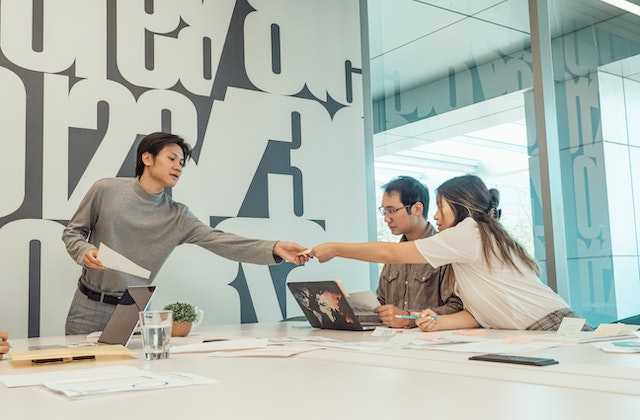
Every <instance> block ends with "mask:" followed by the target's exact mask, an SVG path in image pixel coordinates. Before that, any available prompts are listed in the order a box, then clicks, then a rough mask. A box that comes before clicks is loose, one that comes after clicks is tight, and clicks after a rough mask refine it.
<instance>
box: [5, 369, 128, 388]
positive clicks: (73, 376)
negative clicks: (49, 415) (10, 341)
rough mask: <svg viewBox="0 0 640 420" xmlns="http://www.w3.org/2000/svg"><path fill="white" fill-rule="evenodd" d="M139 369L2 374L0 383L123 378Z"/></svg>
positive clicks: (30, 383) (67, 370)
mask: <svg viewBox="0 0 640 420" xmlns="http://www.w3.org/2000/svg"><path fill="white" fill-rule="evenodd" d="M138 370H139V369H137V368H134V367H131V366H110V367H103V368H91V369H68V368H66V367H65V368H63V369H61V370H56V371H48V372H42V373H22V374H17V375H2V376H0V383H3V384H4V385H5V386H7V387H8V388H16V387H22V386H37V385H44V384H45V383H50V382H58V381H82V380H89V379H113V378H124V377H127V376H131V375H132V374H135V373H137V372H138Z"/></svg>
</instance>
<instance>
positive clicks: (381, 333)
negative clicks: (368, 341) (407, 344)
mask: <svg viewBox="0 0 640 420" xmlns="http://www.w3.org/2000/svg"><path fill="white" fill-rule="evenodd" d="M403 331H404V330H402V329H400V328H389V327H376V329H375V330H373V331H372V332H371V336H372V337H393V336H394V335H396V334H401V333H402V332H403Z"/></svg>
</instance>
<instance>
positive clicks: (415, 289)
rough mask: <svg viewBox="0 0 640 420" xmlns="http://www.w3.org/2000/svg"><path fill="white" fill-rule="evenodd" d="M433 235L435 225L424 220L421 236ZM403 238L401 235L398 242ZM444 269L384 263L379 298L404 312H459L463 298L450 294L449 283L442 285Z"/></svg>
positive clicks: (441, 313) (404, 238)
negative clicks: (424, 226)
mask: <svg viewBox="0 0 640 420" xmlns="http://www.w3.org/2000/svg"><path fill="white" fill-rule="evenodd" d="M435 234H436V230H435V229H434V227H433V226H432V225H431V224H430V223H427V227H426V229H425V231H424V234H423V235H422V236H421V238H427V237H429V236H432V235H435ZM406 240H407V238H406V237H405V236H404V235H403V236H402V238H401V239H400V242H405V241H406ZM445 270H446V268H445V267H442V268H441V269H436V268H433V267H432V266H431V265H430V264H386V265H385V266H384V268H383V269H382V273H381V274H380V281H379V283H378V291H377V293H378V301H380V304H381V305H395V306H397V307H398V308H400V309H403V310H406V311H420V310H423V309H427V308H429V309H432V310H433V311H434V312H436V313H438V314H440V315H446V314H452V313H454V312H458V311H461V310H462V309H463V305H462V301H461V300H460V298H459V297H458V296H456V295H455V294H453V287H452V285H447V286H445V281H444V279H445V275H444V274H445Z"/></svg>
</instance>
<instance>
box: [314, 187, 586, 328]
mask: <svg viewBox="0 0 640 420" xmlns="http://www.w3.org/2000/svg"><path fill="white" fill-rule="evenodd" d="M499 202H500V196H499V194H498V191H497V190H495V189H491V190H489V189H487V187H486V185H485V184H484V182H483V181H482V180H481V179H480V178H478V177H477V176H474V175H465V176H460V177H456V178H452V179H450V180H448V181H446V182H444V183H443V184H442V185H441V186H440V187H438V189H437V196H436V204H437V206H438V210H437V212H436V214H435V216H434V218H435V220H436V222H437V224H438V229H439V231H440V233H438V234H437V235H434V236H432V237H429V238H425V239H418V240H416V241H411V242H401V243H384V242H375V243H364V244H349V243H326V244H322V245H318V246H316V247H315V248H313V250H312V255H313V256H315V257H316V258H318V260H319V261H320V262H324V261H328V260H330V259H331V258H334V257H344V258H352V259H357V260H362V261H370V262H378V263H385V264H388V263H395V264H423V263H425V262H428V263H429V264H431V265H432V266H433V267H436V268H437V267H442V266H447V265H448V266H450V267H447V271H448V272H449V273H451V272H452V273H453V278H454V280H455V293H456V294H457V295H458V296H460V298H461V299H462V302H463V304H464V310H463V311H461V312H457V313H455V314H451V315H440V316H438V315H436V314H435V313H434V312H433V311H431V310H429V309H427V310H425V311H423V312H422V314H421V317H420V319H418V321H417V324H418V326H419V327H420V328H421V329H422V330H424V331H435V330H448V329H458V328H475V327H478V326H482V327H485V328H500V329H518V330H524V329H535V330H557V329H558V327H559V325H560V322H561V321H562V319H563V318H564V317H567V316H575V314H574V313H573V312H572V311H571V310H570V309H569V307H568V305H567V303H566V302H565V301H564V300H563V299H562V298H561V297H560V296H558V295H557V294H556V293H555V292H554V291H553V290H551V289H550V288H549V287H548V286H547V285H545V284H543V283H542V282H541V281H540V279H539V278H538V266H537V265H536V263H535V261H534V260H533V259H532V258H531V256H529V254H528V253H527V251H526V250H525V249H524V248H523V247H522V246H521V245H520V244H518V242H517V241H515V240H514V239H513V238H512V237H511V235H509V233H508V232H507V231H506V230H505V229H504V228H503V227H502V225H501V224H500V221H499V219H500V210H499V209H498V205H499Z"/></svg>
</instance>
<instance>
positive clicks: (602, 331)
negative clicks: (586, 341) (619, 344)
mask: <svg viewBox="0 0 640 420" xmlns="http://www.w3.org/2000/svg"><path fill="white" fill-rule="evenodd" d="M637 329H638V326H637V325H625V324H600V325H598V328H596V330H595V331H594V332H593V336H594V337H613V336H616V335H630V334H633V333H634V332H635V331H636V330H637Z"/></svg>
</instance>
